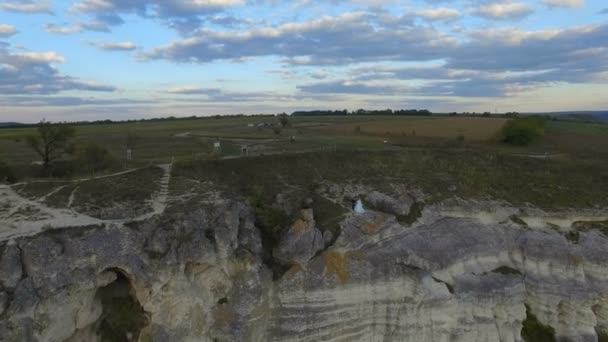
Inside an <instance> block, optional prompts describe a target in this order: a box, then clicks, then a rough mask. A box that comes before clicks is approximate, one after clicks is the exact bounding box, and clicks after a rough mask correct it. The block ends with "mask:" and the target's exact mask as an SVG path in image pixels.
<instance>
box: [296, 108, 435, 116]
mask: <svg viewBox="0 0 608 342" xmlns="http://www.w3.org/2000/svg"><path fill="white" fill-rule="evenodd" d="M431 114H433V113H431V111H429V110H427V109H399V110H392V109H382V110H367V109H358V110H354V111H352V112H349V111H348V110H346V109H344V110H309V111H297V112H293V113H292V114H291V115H292V116H337V115H431Z"/></svg>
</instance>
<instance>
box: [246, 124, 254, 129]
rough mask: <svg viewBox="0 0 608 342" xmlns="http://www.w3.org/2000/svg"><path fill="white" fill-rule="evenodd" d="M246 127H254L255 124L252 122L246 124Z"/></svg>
mask: <svg viewBox="0 0 608 342" xmlns="http://www.w3.org/2000/svg"><path fill="white" fill-rule="evenodd" d="M247 127H249V128H253V127H255V124H253V123H250V124H247Z"/></svg>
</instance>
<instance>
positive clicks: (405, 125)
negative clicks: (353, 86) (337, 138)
mask: <svg viewBox="0 0 608 342" xmlns="http://www.w3.org/2000/svg"><path fill="white" fill-rule="evenodd" d="M507 121H508V119H502V118H500V119H499V118H470V117H467V118H453V117H450V118H445V117H444V118H411V119H404V118H393V117H383V118H378V119H374V120H370V121H367V122H357V123H350V122H344V123H336V124H334V125H329V126H321V127H317V128H315V130H317V131H319V132H325V133H328V134H335V135H353V134H354V133H355V130H356V128H357V127H360V128H361V135H374V136H383V137H386V138H387V139H388V138H390V137H391V136H413V135H414V134H415V136H418V137H429V138H445V139H456V138H458V136H464V138H465V140H466V141H487V140H491V139H493V138H495V137H496V135H497V134H498V132H499V131H500V129H501V128H502V127H503V126H504V124H505V123H506V122H507Z"/></svg>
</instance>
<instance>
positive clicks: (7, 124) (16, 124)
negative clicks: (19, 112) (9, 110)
mask: <svg viewBox="0 0 608 342" xmlns="http://www.w3.org/2000/svg"><path fill="white" fill-rule="evenodd" d="M23 125H24V124H22V123H19V122H0V128H2V127H19V126H23Z"/></svg>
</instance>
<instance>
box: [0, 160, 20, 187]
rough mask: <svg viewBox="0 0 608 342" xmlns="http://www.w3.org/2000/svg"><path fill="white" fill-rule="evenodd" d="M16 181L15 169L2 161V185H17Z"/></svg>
mask: <svg viewBox="0 0 608 342" xmlns="http://www.w3.org/2000/svg"><path fill="white" fill-rule="evenodd" d="M16 181H17V178H16V177H15V173H14V172H13V169H11V167H10V166H8V164H7V163H5V162H3V161H0V183H5V182H6V183H15V182H16Z"/></svg>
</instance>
